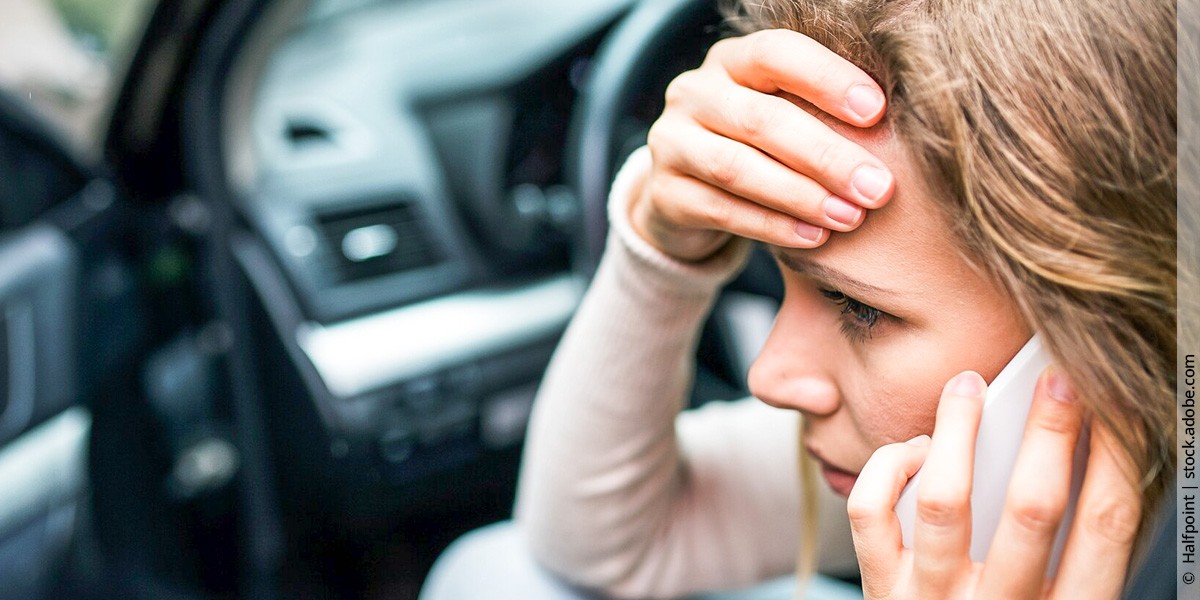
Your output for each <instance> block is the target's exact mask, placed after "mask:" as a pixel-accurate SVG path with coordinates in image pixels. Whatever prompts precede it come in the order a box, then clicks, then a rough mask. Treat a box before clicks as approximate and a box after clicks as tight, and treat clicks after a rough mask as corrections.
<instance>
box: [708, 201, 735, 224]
mask: <svg viewBox="0 0 1200 600" xmlns="http://www.w3.org/2000/svg"><path fill="white" fill-rule="evenodd" d="M703 212H704V218H705V221H707V222H708V223H709V224H710V225H712V226H715V227H716V228H718V229H729V227H730V226H731V225H732V224H733V221H734V213H735V207H734V205H733V202H732V201H731V200H729V199H728V198H725V197H723V196H720V197H716V198H713V199H711V200H710V201H709V202H707V203H705V208H704V211H703Z"/></svg>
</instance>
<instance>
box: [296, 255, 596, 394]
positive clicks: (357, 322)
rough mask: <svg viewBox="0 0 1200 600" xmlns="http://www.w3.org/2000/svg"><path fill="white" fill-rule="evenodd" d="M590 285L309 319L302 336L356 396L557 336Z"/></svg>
mask: <svg viewBox="0 0 1200 600" xmlns="http://www.w3.org/2000/svg"><path fill="white" fill-rule="evenodd" d="M583 289H584V282H583V281H582V280H581V279H580V278H578V277H576V276H573V275H561V276H558V277H554V278H552V279H548V280H543V281H541V282H538V283H535V284H532V285H528V286H524V287H516V288H505V289H494V290H476V291H470V292H464V293H461V294H456V295H452V296H445V297H442V298H438V299H435V300H430V301H428V302H423V303H419V304H413V305H410V306H406V307H402V308H397V309H393V310H389V311H386V312H382V313H378V314H374V315H370V316H366V317H361V318H358V319H353V320H350V321H344V322H342V323H338V324H335V325H328V326H323V325H320V324H318V323H312V322H307V323H303V324H301V325H300V326H299V327H298V328H297V331H296V340H297V343H298V344H299V346H300V348H301V349H303V350H304V353H305V354H306V355H308V358H309V360H310V361H311V362H312V364H313V366H315V367H316V369H317V372H318V373H319V374H320V376H321V378H322V379H323V380H324V382H325V386H326V388H327V389H329V391H330V392H332V393H333V394H335V395H337V396H341V397H344V398H348V397H351V396H355V395H358V394H361V393H364V392H369V391H374V390H377V389H380V388H383V387H386V386H388V385H391V384H395V383H399V382H401V381H404V380H405V379H407V378H410V377H413V376H416V375H421V374H426V373H431V372H436V371H438V370H440V369H443V368H446V367H450V366H454V365H458V364H462V363H464V362H467V361H470V360H471V359H474V358H476V357H480V356H486V355H490V354H495V353H497V352H502V351H504V350H506V349H510V348H517V347H519V346H521V345H522V344H525V343H528V342H530V341H534V340H537V339H539V338H542V337H546V336H549V335H553V334H555V333H556V332H558V331H560V330H561V329H562V328H563V327H565V326H566V323H567V321H569V320H570V318H571V315H572V314H574V312H575V308H576V307H577V306H578V305H579V301H580V299H581V298H582V296H583Z"/></svg>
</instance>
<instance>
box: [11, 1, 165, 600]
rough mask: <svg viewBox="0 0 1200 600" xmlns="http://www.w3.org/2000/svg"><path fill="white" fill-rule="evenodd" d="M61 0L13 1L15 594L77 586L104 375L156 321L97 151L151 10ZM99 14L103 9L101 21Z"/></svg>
mask: <svg viewBox="0 0 1200 600" xmlns="http://www.w3.org/2000/svg"><path fill="white" fill-rule="evenodd" d="M59 5H60V6H59V7H58V8H55V5H53V4H52V3H49V2H43V1H41V0H19V1H14V2H8V3H5V5H4V6H3V7H0V21H2V23H0V589H2V590H3V592H0V595H3V596H4V597H5V598H18V599H19V598H40V597H47V596H52V595H57V594H61V593H64V591H65V588H64V585H65V584H64V578H65V574H66V572H67V570H68V569H67V565H68V563H69V562H70V560H71V558H70V557H72V556H76V557H77V556H78V555H79V553H78V549H79V548H80V547H81V546H83V545H86V544H87V543H88V542H87V541H86V540H87V538H88V537H89V535H90V531H91V510H90V503H89V499H90V491H91V490H92V485H91V483H90V479H91V477H90V475H89V473H90V472H91V467H90V461H89V457H90V456H91V446H92V440H93V436H92V434H93V422H94V415H93V410H92V406H93V404H94V401H95V397H96V392H97V389H98V387H99V386H98V382H100V381H102V380H104V379H105V378H106V376H107V375H108V374H109V373H111V372H112V370H113V369H112V368H113V366H114V365H117V364H119V363H122V362H126V361H128V360H129V357H130V356H132V355H133V354H134V353H135V351H136V348H137V347H138V340H139V339H140V335H141V334H140V331H141V330H140V321H139V319H137V318H136V316H134V315H135V314H136V311H134V310H131V308H132V307H134V306H136V305H137V304H138V301H137V296H138V293H137V291H136V286H134V285H133V281H134V279H133V278H132V277H130V276H129V275H130V273H131V270H130V266H129V263H128V260H127V259H126V257H125V256H124V255H123V253H122V252H121V251H120V250H119V248H120V247H121V246H122V245H123V244H124V242H125V241H126V240H127V239H128V237H129V233H130V227H131V226H130V221H129V219H128V218H127V215H123V213H124V211H125V210H127V209H128V206H127V202H126V201H124V199H123V198H122V197H121V196H120V194H119V192H118V187H117V186H116V185H114V183H113V181H112V180H111V178H109V177H107V176H105V175H104V170H103V169H102V168H99V167H98V166H97V164H98V163H99V161H98V160H96V159H94V158H90V159H89V158H87V156H89V151H88V148H89V147H92V148H94V145H92V144H91V143H90V142H91V141H92V140H94V139H95V136H93V135H92V134H91V132H92V131H96V130H98V128H99V127H98V126H99V125H100V123H101V121H102V119H103V117H102V114H103V107H104V104H105V101H106V98H107V92H108V91H109V90H111V89H114V88H115V81H116V76H115V74H116V73H119V72H120V69H118V68H116V65H115V64H114V63H113V62H110V61H108V60H107V58H108V56H109V55H108V54H106V52H108V51H110V50H111V51H113V52H114V53H117V51H118V50H119V49H122V48H124V47H125V46H126V45H127V44H128V43H129V42H131V41H132V40H133V38H134V37H135V31H136V23H133V22H129V23H125V24H115V22H113V21H108V20H106V19H107V18H108V17H106V16H104V15H103V14H100V13H96V12H94V9H95V7H91V9H89V8H88V7H84V6H82V4H80V3H71V2H66V3H59ZM115 6H116V10H115V11H113V14H112V15H109V16H115V17H117V18H128V17H137V16H138V15H139V14H140V13H139V12H137V11H143V10H144V9H145V8H146V7H147V6H149V3H148V2H143V1H138V2H133V3H128V4H127V5H125V7H124V8H122V7H121V5H119V4H118V5H115ZM110 8H111V7H110ZM129 9H132V10H133V11H134V12H130V11H129ZM89 10H92V12H89ZM88 18H96V19H100V21H96V22H92V23H91V24H90V25H89V24H87V23H84V21H85V20H86V19H88ZM81 19H82V20H81ZM97 24H99V27H98V28H97V27H94V25H97ZM110 26H115V27H117V29H108V27H110ZM109 34H111V35H109ZM88 36H93V37H88ZM89 44H91V46H90V47H88V45H89ZM114 55H115V54H114ZM90 154H91V155H92V156H94V155H95V152H91V153H90Z"/></svg>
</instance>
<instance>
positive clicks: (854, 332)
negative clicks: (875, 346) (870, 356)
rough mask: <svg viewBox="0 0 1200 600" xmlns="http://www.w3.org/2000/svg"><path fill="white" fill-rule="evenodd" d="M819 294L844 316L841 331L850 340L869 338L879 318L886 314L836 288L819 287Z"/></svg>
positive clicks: (856, 340)
mask: <svg viewBox="0 0 1200 600" xmlns="http://www.w3.org/2000/svg"><path fill="white" fill-rule="evenodd" d="M821 295H822V296H825V298H826V299H827V300H829V301H830V302H832V303H833V304H834V305H836V306H838V307H839V308H840V309H841V313H842V315H843V316H844V318H843V321H842V333H843V334H845V336H846V337H848V338H850V340H851V341H855V342H862V341H865V340H867V339H870V337H871V334H872V330H873V329H874V328H875V325H877V324H878V323H879V318H880V317H883V316H886V315H887V313H885V312H883V311H881V310H879V309H878V308H875V307H873V306H871V305H868V304H863V303H862V302H859V301H858V300H855V299H854V298H851V297H850V296H847V295H845V294H843V293H841V292H839V291H837V290H829V289H821Z"/></svg>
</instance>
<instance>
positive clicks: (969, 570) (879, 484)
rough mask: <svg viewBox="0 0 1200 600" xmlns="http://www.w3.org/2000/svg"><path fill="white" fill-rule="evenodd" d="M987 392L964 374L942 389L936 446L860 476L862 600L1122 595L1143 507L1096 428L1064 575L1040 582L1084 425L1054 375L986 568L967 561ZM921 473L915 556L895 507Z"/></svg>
mask: <svg viewBox="0 0 1200 600" xmlns="http://www.w3.org/2000/svg"><path fill="white" fill-rule="evenodd" d="M985 392H986V385H985V384H984V381H983V379H982V378H981V377H980V376H979V375H978V374H975V373H972V372H965V373H962V374H960V375H958V376H957V377H955V378H954V379H952V380H951V381H950V382H949V383H948V384H947V385H946V387H945V389H944V390H943V392H942V397H941V401H940V403H939V405H938V412H937V423H936V425H935V427H934V432H933V437H932V439H930V438H929V437H927V436H920V437H918V438H915V439H913V440H910V441H909V442H906V443H898V444H889V445H886V446H883V447H881V448H879V449H878V450H877V451H876V452H875V454H874V455H873V456H872V457H871V459H870V460H869V461H868V462H867V464H866V466H865V467H864V468H863V471H862V473H861V474H860V475H859V478H858V482H857V483H856V485H855V487H854V491H853V492H851V494H850V498H849V501H848V511H849V516H850V524H851V530H852V531H853V534H854V546H855V549H856V552H857V554H858V561H859V566H860V568H861V573H862V578H863V590H864V593H865V595H866V598H888V599H899V598H922V599H925V598H951V597H953V598H964V597H979V598H1042V597H1056V598H1116V597H1117V596H1118V595H1119V594H1120V592H1121V589H1122V586H1123V585H1124V581H1125V571H1126V569H1127V568H1128V562H1129V557H1130V553H1131V552H1132V548H1133V543H1134V539H1135V537H1136V532H1137V528H1138V521H1139V518H1140V515H1141V509H1142V507H1141V504H1140V496H1139V494H1138V492H1137V490H1136V489H1135V488H1134V485H1133V483H1132V482H1131V481H1130V480H1129V478H1128V477H1127V476H1126V474H1125V470H1124V469H1123V468H1122V464H1121V460H1120V458H1118V457H1120V456H1121V455H1120V454H1119V452H1120V450H1119V447H1118V446H1117V444H1116V443H1115V442H1114V441H1113V440H1112V438H1111V436H1110V435H1109V434H1108V432H1107V431H1106V430H1105V429H1104V428H1102V427H1101V426H1100V425H1099V424H1098V423H1093V424H1092V426H1091V435H1090V442H1089V443H1090V456H1089V458H1088V462H1087V473H1086V476H1085V478H1084V481H1083V488H1082V490H1081V491H1080V494H1079V501H1078V505H1077V506H1076V508H1075V518H1074V522H1073V523H1072V524H1071V529H1070V532H1069V533H1068V537H1067V542H1066V547H1065V549H1064V551H1063V554H1062V557H1061V561H1060V563H1059V568H1058V573H1057V575H1056V576H1055V577H1054V578H1053V579H1049V580H1048V579H1047V578H1046V576H1045V573H1046V565H1047V561H1048V560H1049V559H1050V555H1051V551H1052V547H1053V544H1054V539H1055V535H1056V534H1057V532H1058V528H1059V523H1060V521H1061V520H1062V518H1063V516H1064V514H1065V513H1066V511H1067V506H1068V496H1069V488H1070V485H1071V465H1072V459H1073V456H1074V454H1075V447H1076V443H1077V441H1078V440H1079V436H1080V432H1081V431H1082V429H1083V421H1084V418H1083V411H1082V409H1081V407H1080V404H1079V403H1078V402H1076V401H1075V399H1074V393H1073V390H1072V387H1071V385H1070V383H1069V382H1068V380H1067V378H1066V376H1065V375H1064V374H1062V373H1061V372H1059V371H1056V370H1055V369H1054V368H1053V367H1051V368H1050V369H1047V371H1046V372H1045V373H1044V374H1043V375H1042V377H1041V378H1040V379H1039V381H1038V384H1037V388H1036V391H1035V392H1034V398H1033V404H1032V406H1031V408H1030V412H1029V420H1028V422H1027V424H1026V427H1025V433H1024V438H1023V441H1022V444H1021V449H1020V452H1019V454H1018V456H1017V461H1016V465H1015V467H1014V469H1013V474H1012V478H1011V480H1010V483H1009V488H1008V495H1007V498H1006V501H1005V507H1004V512H1003V514H1002V516H1001V519H1000V524H999V526H998V528H997V530H996V535H995V537H994V538H993V540H992V545H991V548H990V550H989V552H988V555H987V560H986V561H984V562H983V563H975V562H972V561H971V559H970V557H969V555H968V552H969V547H970V540H971V502H970V494H971V482H972V480H973V476H974V475H975V474H974V473H972V470H973V466H974V451H975V437H976V433H977V431H978V429H979V421H980V415H981V414H982V409H983V399H984V396H985ZM918 469H920V470H921V471H922V478H921V481H920V484H919V486H918V488H917V522H916V525H915V527H916V532H915V538H916V539H915V544H914V547H913V548H911V549H910V548H905V547H904V545H903V543H902V541H901V530H900V523H899V521H898V519H897V517H896V513H895V512H894V508H895V505H896V502H897V500H898V498H899V496H900V493H901V491H902V490H903V489H904V486H905V485H906V484H907V482H908V480H909V478H911V477H912V476H913V475H914V474H915V473H916V472H917V470H918ZM980 475H981V476H986V474H980Z"/></svg>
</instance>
